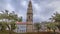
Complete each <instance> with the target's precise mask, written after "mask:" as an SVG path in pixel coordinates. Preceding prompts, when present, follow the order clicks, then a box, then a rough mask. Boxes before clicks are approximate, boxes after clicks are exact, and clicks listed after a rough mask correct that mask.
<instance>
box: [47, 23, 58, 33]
mask: <svg viewBox="0 0 60 34" xmlns="http://www.w3.org/2000/svg"><path fill="white" fill-rule="evenodd" d="M47 28H48V29H49V30H51V29H52V30H53V31H54V34H55V30H56V29H57V27H56V25H55V24H54V23H48V24H47Z"/></svg>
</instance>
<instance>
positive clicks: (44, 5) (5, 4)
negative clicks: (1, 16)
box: [0, 0, 60, 22]
mask: <svg viewBox="0 0 60 34" xmlns="http://www.w3.org/2000/svg"><path fill="white" fill-rule="evenodd" d="M28 3H29V0H0V11H2V10H5V9H6V10H9V11H10V12H11V11H15V12H16V14H18V15H19V16H22V17H23V22H25V21H26V13H27V8H28ZM32 7H33V14H34V15H33V21H34V22H40V21H48V19H49V18H50V17H51V15H53V13H55V12H56V11H58V12H59V11H60V0H32ZM59 13H60V12H59Z"/></svg>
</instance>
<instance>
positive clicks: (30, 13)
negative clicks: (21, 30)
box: [26, 0, 33, 22]
mask: <svg viewBox="0 0 60 34" xmlns="http://www.w3.org/2000/svg"><path fill="white" fill-rule="evenodd" d="M26 21H27V22H33V10H32V3H31V0H30V1H29V5H28V9H27V20H26Z"/></svg>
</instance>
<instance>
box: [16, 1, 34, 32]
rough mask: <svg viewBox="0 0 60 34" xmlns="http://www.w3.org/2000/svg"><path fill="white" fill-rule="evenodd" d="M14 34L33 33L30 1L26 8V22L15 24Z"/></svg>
mask: <svg viewBox="0 0 60 34" xmlns="http://www.w3.org/2000/svg"><path fill="white" fill-rule="evenodd" d="M16 24H17V28H16V30H15V31H16V32H18V33H25V32H33V10H32V3H31V0H30V1H29V4H28V8H27V19H26V22H25V23H24V22H17V23H16Z"/></svg>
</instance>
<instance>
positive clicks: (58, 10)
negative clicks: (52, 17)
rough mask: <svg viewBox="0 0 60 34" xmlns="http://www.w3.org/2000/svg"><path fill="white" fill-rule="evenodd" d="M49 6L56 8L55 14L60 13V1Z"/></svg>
mask: <svg viewBox="0 0 60 34" xmlns="http://www.w3.org/2000/svg"><path fill="white" fill-rule="evenodd" d="M48 6H51V7H54V8H55V10H54V12H56V11H57V12H59V13H60V1H53V2H52V3H50V4H48Z"/></svg>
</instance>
